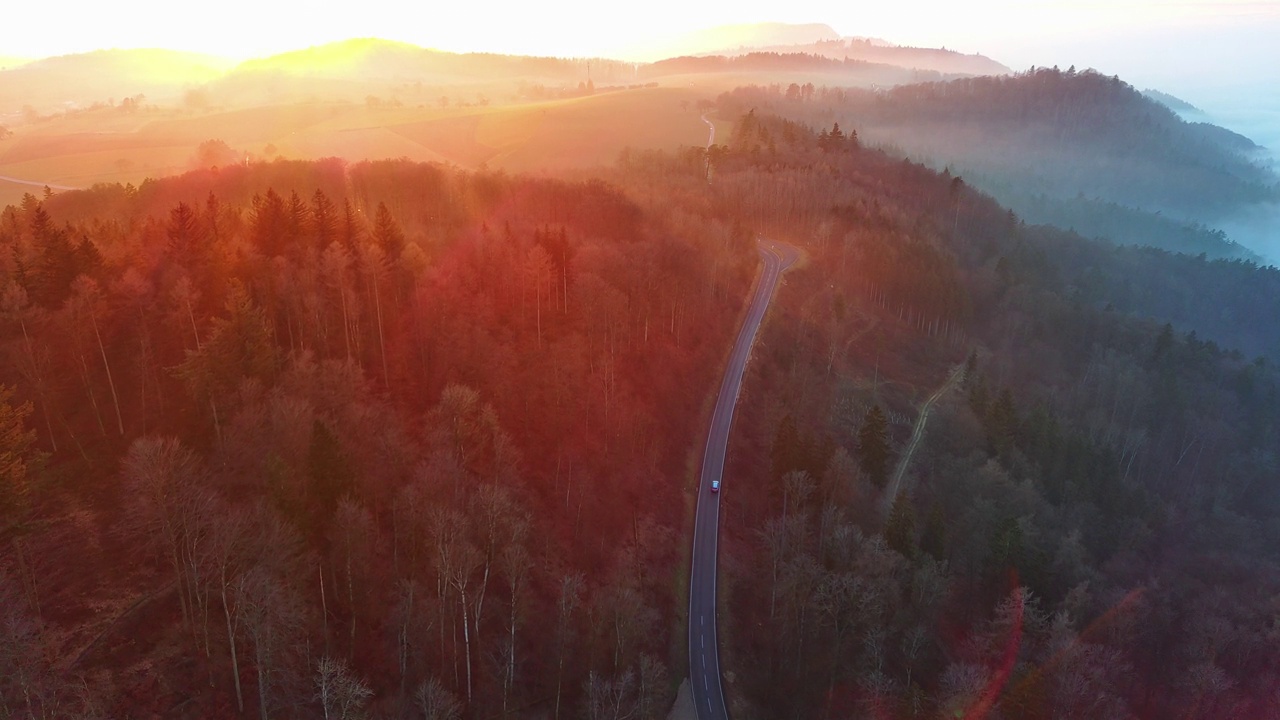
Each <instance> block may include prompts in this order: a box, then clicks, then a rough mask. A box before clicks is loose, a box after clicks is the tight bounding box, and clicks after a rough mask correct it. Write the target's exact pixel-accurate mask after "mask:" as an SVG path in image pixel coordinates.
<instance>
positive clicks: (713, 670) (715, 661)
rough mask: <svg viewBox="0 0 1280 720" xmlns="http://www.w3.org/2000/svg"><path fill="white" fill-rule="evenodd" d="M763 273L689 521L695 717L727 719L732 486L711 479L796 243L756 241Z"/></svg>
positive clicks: (720, 399) (723, 391) (720, 401)
mask: <svg viewBox="0 0 1280 720" xmlns="http://www.w3.org/2000/svg"><path fill="white" fill-rule="evenodd" d="M758 247H759V250H760V257H761V258H762V259H763V260H764V272H763V273H762V274H761V275H760V282H759V284H758V285H757V286H756V293H755V296H754V297H753V298H752V299H751V306H750V307H749V308H748V310H747V318H746V320H745V321H744V322H743V324H742V330H741V331H739V332H738V339H737V341H736V342H735V343H734V345H733V353H732V354H731V355H730V356H729V365H728V367H726V368H725V371H724V380H722V381H721V383H720V394H719V396H717V397H716V409H715V412H714V413H713V414H712V416H711V430H710V432H709V433H708V434H707V447H706V450H705V451H703V455H702V476H701V478H700V479H699V481H698V510H697V516H696V517H695V519H694V524H693V561H692V563H691V564H690V568H689V683H690V686H691V689H692V691H693V702H694V707H695V708H697V713H698V720H728V718H729V712H728V710H727V709H726V707H725V703H724V691H723V690H722V689H721V686H720V653H719V646H718V644H717V638H716V552H717V549H718V547H719V540H720V497H721V495H722V494H723V493H725V492H729V491H730V490H731V488H732V485H731V484H729V485H726V484H725V483H724V482H721V484H720V487H721V492H720V493H713V492H711V482H712V481H713V480H722V479H723V478H722V475H723V474H724V456H725V450H726V449H727V447H728V444H729V429H730V427H731V426H732V424H733V409H734V406H735V405H736V404H737V402H738V391H739V390H740V389H741V388H742V373H743V371H744V370H745V369H746V367H747V360H748V358H750V356H751V345H752V343H753V342H754V341H755V337H756V331H757V330H759V329H760V322H761V321H762V320H763V319H764V313H765V310H766V309H768V307H769V300H770V299H771V298H772V297H773V291H774V289H775V288H776V287H777V285H778V279H779V278H780V277H781V276H782V271H784V270H786V269H787V268H788V267H790V266H791V264H792V263H793V262H795V260H796V257H797V254H798V253H797V251H796V249H795V248H793V247H790V246H788V245H783V244H781V243H774V242H770V241H768V240H760V241H759V243H758Z"/></svg>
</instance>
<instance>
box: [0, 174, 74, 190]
mask: <svg viewBox="0 0 1280 720" xmlns="http://www.w3.org/2000/svg"><path fill="white" fill-rule="evenodd" d="M0 181H3V182H11V183H17V184H18V185H32V186H35V187H45V186H46V185H47V186H48V187H49V189H50V190H79V189H80V188H76V187H71V186H70V185H58V184H55V183H47V182H40V181H39V180H23V179H21V178H16V177H9V176H8V175H0Z"/></svg>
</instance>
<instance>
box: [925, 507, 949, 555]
mask: <svg viewBox="0 0 1280 720" xmlns="http://www.w3.org/2000/svg"><path fill="white" fill-rule="evenodd" d="M920 549H921V550H923V551H924V552H926V553H928V554H929V556H930V557H932V558H933V559H934V560H945V559H946V557H947V520H946V518H945V517H944V516H943V514H942V506H941V505H938V504H936V503H935V504H934V506H933V507H932V508H930V509H929V514H928V515H927V516H926V517H925V520H924V528H923V530H922V531H921V533H920Z"/></svg>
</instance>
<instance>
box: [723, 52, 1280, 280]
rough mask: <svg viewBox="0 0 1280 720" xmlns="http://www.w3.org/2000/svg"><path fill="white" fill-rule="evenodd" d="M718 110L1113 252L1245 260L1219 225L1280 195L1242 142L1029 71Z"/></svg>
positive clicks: (1094, 83) (728, 102)
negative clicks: (923, 171) (795, 129)
mask: <svg viewBox="0 0 1280 720" xmlns="http://www.w3.org/2000/svg"><path fill="white" fill-rule="evenodd" d="M720 107H721V109H722V110H723V111H724V112H726V113H728V114H730V115H732V116H735V117H736V116H737V115H739V114H741V113H745V112H748V111H749V110H751V109H752V108H759V110H760V111H761V112H766V111H767V112H774V113H777V114H779V115H782V116H784V117H788V118H791V119H793V120H798V121H800V122H803V123H805V124H807V125H810V126H813V127H830V126H831V125H832V124H833V123H839V124H840V126H841V127H842V128H844V131H845V132H850V131H852V132H856V133H857V134H858V135H859V137H860V138H862V140H863V141H864V142H866V143H870V144H876V145H886V146H891V147H893V148H895V149H897V150H899V151H901V152H904V153H907V154H909V155H910V156H911V157H912V158H913V159H916V160H917V161H923V162H926V163H928V164H929V165H930V166H932V167H936V168H938V169H942V168H944V167H949V168H951V169H952V171H953V172H956V173H959V174H963V175H964V176H965V177H966V178H968V179H969V180H970V181H972V182H974V183H975V184H976V185H978V186H979V187H981V188H982V189H984V190H986V191H988V192H991V193H992V194H994V195H995V196H996V197H997V198H998V199H1000V201H1001V202H1003V203H1005V204H1006V205H1008V206H1010V207H1012V208H1013V209H1014V210H1016V211H1017V212H1019V213H1020V214H1021V215H1022V216H1023V217H1025V218H1026V219H1027V220H1028V221H1030V222H1036V223H1051V224H1056V225H1058V226H1060V227H1068V228H1074V229H1076V230H1078V231H1080V232H1081V233H1082V234H1085V235H1088V236H1101V237H1107V238H1110V239H1112V240H1114V241H1115V242H1118V243H1124V244H1134V245H1151V246H1155V247H1161V248H1164V249H1169V250H1175V251H1179V252H1188V253H1191V254H1199V253H1201V252H1205V253H1207V254H1208V255H1209V256H1211V257H1248V253H1247V251H1245V250H1244V249H1243V248H1241V247H1239V246H1238V245H1234V244H1233V243H1231V242H1230V240H1229V239H1228V238H1226V237H1225V236H1224V235H1223V234H1222V233H1221V232H1219V231H1217V230H1214V229H1213V228H1214V226H1215V225H1216V224H1217V223H1219V222H1222V221H1223V220H1225V219H1227V218H1229V217H1231V216H1232V215H1233V214H1234V213H1237V212H1239V211H1241V210H1242V209H1244V208H1246V207H1249V206H1250V205H1253V204H1256V203H1260V202H1275V201H1276V199H1277V197H1278V196H1280V178H1278V177H1277V176H1276V175H1275V174H1274V173H1273V172H1272V171H1270V170H1268V169H1266V168H1265V167H1262V166H1260V165H1258V164H1255V160H1257V157H1256V155H1255V153H1256V151H1257V150H1258V148H1257V147H1256V146H1255V145H1254V144H1253V142H1252V141H1250V140H1249V139H1247V138H1245V137H1242V136H1240V135H1237V134H1235V133H1232V132H1230V131H1227V130H1225V129H1223V128H1219V127H1217V126H1214V125H1209V124H1206V123H1188V122H1184V121H1183V120H1182V119H1181V118H1179V117H1178V116H1177V115H1176V114H1175V113H1174V112H1173V111H1172V110H1170V109H1169V108H1168V107H1166V106H1165V105H1163V104H1161V103H1159V102H1157V101H1155V100H1153V99H1151V98H1148V97H1146V96H1144V95H1143V94H1142V93H1140V92H1138V91H1137V90H1135V89H1134V88H1133V87H1132V86H1130V85H1129V84H1127V83H1125V82H1122V81H1121V80H1120V79H1119V78H1114V77H1107V76H1104V75H1101V74H1099V73H1096V72H1093V71H1084V72H1076V71H1075V69H1074V68H1072V69H1069V70H1067V71H1061V70H1058V69H1057V68H1053V69H1046V68H1036V69H1033V70H1030V71H1028V72H1025V73H1020V74H1017V75H1011V76H1000V77H976V78H960V79H956V80H951V81H948V82H931V83H921V84H916V85H905V86H900V87H895V88H891V89H887V90H881V91H874V90H858V89H842V88H820V89H815V88H812V87H802V86H797V85H792V86H790V87H781V86H771V87H747V88H739V89H738V90H735V91H733V92H731V93H727V94H726V95H724V96H723V97H722V98H721V100H720Z"/></svg>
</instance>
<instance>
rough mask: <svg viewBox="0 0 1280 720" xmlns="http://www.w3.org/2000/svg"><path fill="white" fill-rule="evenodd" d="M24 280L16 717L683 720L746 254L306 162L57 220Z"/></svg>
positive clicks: (10, 643) (41, 216) (523, 198)
mask: <svg viewBox="0 0 1280 720" xmlns="http://www.w3.org/2000/svg"><path fill="white" fill-rule="evenodd" d="M0 245H2V246H3V252H2V253H0V286H2V287H3V288H4V290H3V313H4V314H3V319H2V322H3V326H2V328H0V333H2V335H0V340H2V343H3V352H4V357H5V362H4V363H3V364H2V365H0V368H3V369H2V370H0V387H2V388H4V394H3V396H0V410H3V413H2V417H0V430H3V432H2V433H0V441H2V442H3V443H4V446H3V448H2V450H3V452H4V453H5V454H4V455H3V457H4V462H3V465H0V470H3V476H0V482H2V484H0V628H3V632H4V633H5V635H4V636H3V638H2V639H0V714H2V715H3V716H5V717H28V716H34V717H125V716H137V715H139V714H154V715H157V716H165V717H226V716H231V715H235V714H258V715H260V716H261V717H263V718H266V717H269V716H270V717H319V716H324V717H357V716H364V715H362V714H361V713H366V712H370V711H372V712H374V714H375V715H377V716H379V717H419V718H421V717H426V718H440V719H443V718H457V717H459V714H460V713H461V715H463V716H465V717H476V718H479V717H498V716H503V715H506V714H509V713H513V712H518V713H519V714H522V715H527V714H534V715H538V716H542V717H592V718H595V717H614V716H615V715H614V713H615V712H618V713H622V714H621V715H616V716H619V717H621V716H629V717H643V718H654V717H659V716H660V713H662V712H664V711H665V709H666V707H669V701H670V698H671V697H672V691H673V688H674V685H673V684H672V682H671V681H672V678H671V676H670V673H669V672H668V671H667V670H666V668H667V667H668V666H670V665H671V663H672V657H671V655H670V654H669V653H670V652H672V650H671V646H670V645H669V643H668V640H667V635H668V633H667V631H666V628H667V627H668V626H669V625H670V624H671V622H672V616H673V613H674V612H675V606H676V604H677V603H676V602H675V596H674V592H675V590H674V587H673V584H672V582H671V580H670V578H671V574H670V573H671V568H673V567H675V566H676V565H677V562H678V558H679V556H680V553H681V552H682V550H681V549H680V548H679V547H678V538H679V530H678V528H679V527H680V524H681V523H682V521H683V513H682V510H681V507H682V503H681V502H680V496H681V488H682V486H683V483H684V480H685V465H686V462H687V458H686V455H687V452H688V448H689V447H690V445H689V442H690V438H691V437H693V436H694V435H696V434H697V433H698V431H699V428H698V420H699V417H700V414H701V404H702V395H703V394H702V392H701V391H700V390H696V391H690V388H702V387H710V386H712V384H713V382H714V376H715V372H716V365H717V363H718V360H719V358H720V357H721V356H722V354H723V351H724V348H725V347H726V346H727V344H728V342H729V340H730V336H731V332H732V328H731V327H730V326H731V324H732V318H733V317H734V316H735V314H736V311H737V308H738V307H739V306H740V303H741V301H742V298H743V297H744V296H745V294H746V291H747V287H748V282H749V279H750V272H751V270H752V268H753V267H754V263H755V262H756V258H755V253H754V250H753V249H752V247H751V244H750V241H749V236H747V235H745V234H744V233H743V232H742V231H741V230H735V229H734V227H733V226H731V225H725V224H721V223H715V222H703V221H699V220H694V219H690V218H688V217H686V218H682V219H681V218H677V219H676V220H673V221H666V220H659V219H658V218H656V217H655V216H647V215H645V214H644V213H643V211H642V210H641V209H640V207H638V206H637V205H635V204H634V203H633V202H632V201H630V200H628V199H627V198H625V197H624V196H622V195H621V194H620V193H619V192H618V191H617V190H615V189H612V188H609V187H607V186H605V185H604V184H602V183H600V182H595V181H593V182H584V183H563V182H552V181H544V180H532V179H522V178H510V177H506V176H504V175H500V174H492V173H485V172H479V173H465V172H461V171H457V170H451V169H447V168H443V167H439V166H433V165H421V164H414V163H409V162H406V161H386V162H366V163H359V164H355V165H351V166H345V165H343V164H342V163H341V162H338V161H322V162H317V163H302V162H283V161H281V162H276V163H271V164H260V165H250V166H247V167H246V166H232V167H227V168H224V169H221V170H213V171H208V172H200V173H192V174H189V175H186V176H183V177H180V178H174V179H168V180H161V181H148V182H146V183H144V184H143V185H142V186H140V187H136V188H135V187H132V186H125V187H120V186H100V187H97V188H94V189H93V190H89V191H84V192H75V193H67V194H63V195H54V196H50V197H46V198H45V199H44V200H38V199H36V198H34V197H30V196H28V198H27V199H26V200H25V201H24V202H23V203H22V204H21V206H18V207H9V208H7V209H5V210H4V211H3V213H2V214H0ZM675 662H677V663H678V662H682V659H681V658H680V657H679V656H676V658H675ZM343 713H346V714H343Z"/></svg>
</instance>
